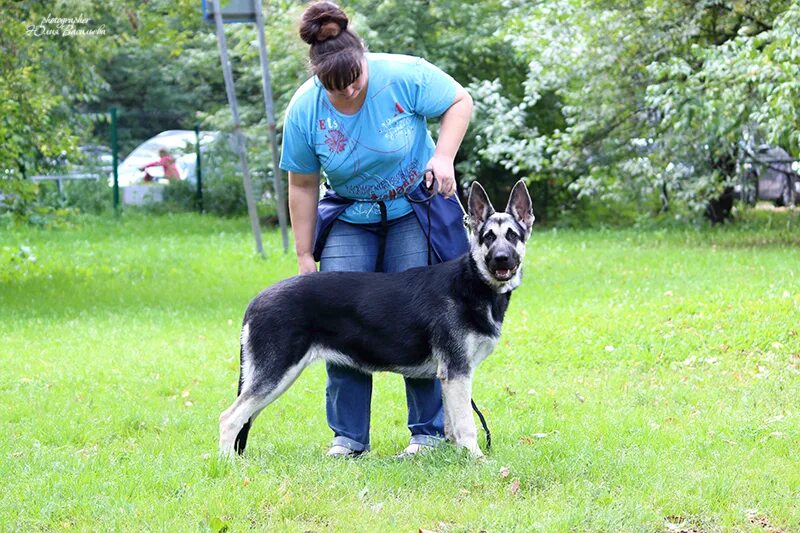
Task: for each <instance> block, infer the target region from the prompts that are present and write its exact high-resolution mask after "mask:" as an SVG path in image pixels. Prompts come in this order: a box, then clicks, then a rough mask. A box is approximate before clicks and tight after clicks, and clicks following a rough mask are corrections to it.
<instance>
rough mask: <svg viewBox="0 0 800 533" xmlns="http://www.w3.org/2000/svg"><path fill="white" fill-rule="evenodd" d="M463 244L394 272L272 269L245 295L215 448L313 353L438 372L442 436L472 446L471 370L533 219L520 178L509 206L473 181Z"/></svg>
mask: <svg viewBox="0 0 800 533" xmlns="http://www.w3.org/2000/svg"><path fill="white" fill-rule="evenodd" d="M468 203H469V215H468V226H469V227H470V230H471V232H470V233H471V235H470V250H469V252H468V253H466V254H464V255H463V256H461V257H460V258H457V259H454V260H452V261H447V262H444V263H439V264H436V265H433V266H428V267H419V268H412V269H410V270H406V271H404V272H398V273H372V272H317V273H312V274H306V275H301V276H295V277H292V278H288V279H285V280H283V281H280V282H278V283H276V284H274V285H272V286H270V287H268V288H267V289H265V290H264V291H263V292H262V293H261V294H259V295H258V296H257V297H256V298H255V299H254V300H253V301H252V302H251V303H250V305H249V306H248V308H247V311H246V313H245V315H244V319H243V321H242V329H241V336H240V345H241V350H240V376H239V393H238V396H237V398H236V401H235V402H233V404H232V405H231V406H230V407H229V408H228V409H226V410H225V411H224V412H223V413H222V415H221V416H220V424H219V432H220V439H219V451H220V455H222V456H233V455H234V451H235V452H236V453H239V454H241V453H243V452H244V450H245V446H246V445H247V436H248V433H249V431H250V428H251V426H252V424H253V420H254V419H255V418H256V416H258V414H259V413H260V412H261V410H262V409H264V408H265V407H266V406H267V405H269V404H270V403H272V402H273V401H275V399H276V398H278V396H280V395H281V394H283V393H284V392H285V391H286V389H288V388H289V386H290V385H291V384H292V383H293V382H294V381H295V380H296V379H297V377H298V376H299V375H300V373H301V372H302V371H303V369H304V368H306V367H307V366H308V365H309V364H311V363H312V362H314V361H319V360H325V361H330V362H332V363H335V364H338V365H346V366H349V367H352V368H355V369H358V370H360V371H363V372H367V373H370V372H380V371H389V372H396V373H399V374H402V375H404V376H408V377H416V378H420V377H426V378H433V377H438V378H439V379H440V380H441V383H442V400H443V404H444V414H445V436H446V438H447V439H448V440H449V441H451V442H454V443H455V444H456V445H457V446H462V447H465V448H467V449H468V450H469V452H470V453H471V454H472V455H473V456H476V457H480V456H481V455H482V453H481V450H480V448H479V447H478V440H477V430H476V427H475V420H474V419H473V417H472V411H471V409H470V407H471V399H472V375H473V373H474V371H475V369H476V367H477V366H478V365H479V364H480V363H481V362H482V361H483V360H484V359H485V358H486V357H487V356H488V355H489V354H490V353H491V352H492V350H493V349H494V347H495V345H496V344H497V341H498V339H499V337H500V329H501V326H502V324H503V317H504V316H505V313H506V309H507V308H508V304H509V300H510V298H511V291H513V290H514V289H516V288H517V287H518V286H519V285H520V283H521V281H522V262H523V259H524V257H525V245H526V243H527V241H528V238H529V237H530V234H531V228H532V225H533V222H534V215H533V208H532V205H531V197H530V195H529V194H528V190H527V188H526V187H525V184H524V182H522V181H521V180H520V181H519V182H517V183H516V185H515V186H514V188H513V190H512V191H511V195H510V197H509V200H508V205H507V207H506V210H505V212H502V213H498V212H495V210H494V208H493V207H492V204H491V203H490V202H489V198H488V197H487V195H486V191H485V190H484V189H483V187H481V185H480V184H479V183H477V182H475V183H473V184H472V188H471V189H470V194H469V202H468Z"/></svg>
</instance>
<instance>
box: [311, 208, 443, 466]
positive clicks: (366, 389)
mask: <svg viewBox="0 0 800 533" xmlns="http://www.w3.org/2000/svg"><path fill="white" fill-rule="evenodd" d="M426 230H427V228H426ZM425 235H426V233H425V231H423V229H422V227H421V226H420V223H419V221H417V217H416V216H415V215H414V214H413V213H410V214H408V215H406V216H403V217H401V218H398V219H396V220H391V221H389V227H388V231H387V234H386V247H385V251H384V258H383V271H384V272H401V271H403V270H407V269H409V268H413V267H417V266H425V265H427V264H428V242H427V240H426V236H425ZM379 243H380V237H379V235H378V225H377V224H350V223H347V222H343V221H341V220H337V221H336V222H334V223H333V226H332V227H331V231H330V233H329V234H328V239H327V241H326V242H325V248H324V249H323V250H322V255H321V257H320V263H319V266H320V271H322V272H333V271H345V272H374V271H375V267H376V264H375V263H376V261H377V257H378V247H379ZM432 259H433V261H434V262H435V261H436V256H435V255H433V256H432ZM390 317H391V310H390V309H387V310H386V319H387V320H391V318H390ZM375 342H380V339H375ZM327 370H328V383H327V386H326V390H325V400H326V401H325V407H326V412H327V415H328V425H329V426H330V428H331V429H332V430H333V433H334V439H333V444H334V445H339V446H345V447H347V448H350V449H351V450H354V451H362V450H368V449H369V415H370V401H371V399H372V376H371V375H369V374H365V373H363V372H359V371H357V370H354V369H352V368H348V367H344V366H339V365H334V364H331V363H328V364H327ZM405 382H406V401H407V403H408V429H409V430H411V443H412V444H414V443H416V444H431V445H432V444H436V443H437V442H438V441H440V440H441V439H442V438H443V437H444V412H443V410H442V389H441V384H440V383H439V380H438V379H412V378H405Z"/></svg>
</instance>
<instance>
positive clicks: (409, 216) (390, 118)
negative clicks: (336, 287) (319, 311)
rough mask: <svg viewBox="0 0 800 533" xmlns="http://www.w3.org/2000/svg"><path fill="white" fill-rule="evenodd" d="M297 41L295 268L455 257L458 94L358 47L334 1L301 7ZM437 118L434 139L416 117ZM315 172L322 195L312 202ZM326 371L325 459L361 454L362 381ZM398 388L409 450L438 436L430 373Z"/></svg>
mask: <svg viewBox="0 0 800 533" xmlns="http://www.w3.org/2000/svg"><path fill="white" fill-rule="evenodd" d="M300 36H301V37H302V38H303V40H304V41H305V42H307V43H308V44H309V45H310V46H311V48H310V52H309V57H310V65H311V71H312V73H313V74H314V76H313V77H312V78H311V79H309V80H308V81H307V82H306V83H304V84H303V85H302V86H301V87H300V88H299V89H298V90H297V92H296V93H295V94H294V96H293V98H292V101H291V102H290V104H289V108H288V109H287V112H286V121H285V124H284V132H283V153H282V156H281V165H280V166H281V168H282V169H284V170H286V171H288V173H289V211H290V216H291V221H292V227H293V229H294V235H295V248H296V250H297V257H298V264H299V271H300V274H306V273H309V272H314V271H316V263H315V260H318V261H319V262H320V270H321V271H384V272H398V271H402V270H406V269H408V268H412V267H417V266H424V265H426V264H428V261H429V259H428V258H429V252H430V253H431V259H432V261H434V262H436V261H440V260H441V261H445V260H449V259H452V258H454V257H456V256H458V255H460V254H462V253H464V252H466V250H467V238H466V232H465V230H464V227H463V218H462V217H463V213H462V210H461V208H460V206H459V204H458V201H457V199H456V198H455V197H454V196H453V194H454V193H455V189H456V186H455V178H454V169H453V160H454V158H455V155H456V152H457V150H458V147H459V146H460V144H461V141H462V139H463V137H464V133H465V131H466V129H467V126H468V124H469V119H470V115H471V113H472V99H471V98H470V96H469V94H467V92H466V91H465V90H464V88H463V87H461V86H460V85H459V84H458V83H457V82H455V81H454V80H453V79H452V78H450V77H449V76H448V75H447V74H445V73H444V72H442V71H441V70H439V69H437V68H436V67H434V66H433V65H431V64H429V63H427V62H426V61H424V60H422V59H419V58H414V57H409V56H400V55H390V54H368V53H366V49H365V47H364V44H363V43H362V41H361V39H360V38H359V37H358V36H357V35H356V34H355V33H354V32H353V31H352V30H351V29H349V28H348V18H347V16H346V15H345V14H344V12H343V11H342V10H341V9H339V7H338V6H336V5H335V4H333V3H330V2H319V3H316V4H312V5H310V6H309V7H308V8H307V9H306V10H305V12H304V13H303V17H302V24H301V28H300ZM438 116H441V117H442V119H441V128H440V133H439V138H438V141H437V142H436V144H435V145H434V143H433V140H432V139H431V136H430V134H429V133H428V130H427V127H426V122H425V119H426V118H427V117H438ZM426 169H430V170H431V171H432V172H427V173H426ZM320 170H324V172H325V176H326V182H327V186H328V188H329V190H328V192H327V193H326V195H325V197H324V198H323V199H322V200H320V201H319V203H318V199H319V180H320ZM432 175H433V176H435V179H436V181H437V182H438V190H439V193H440V194H439V195H437V196H435V197H434V198H433V199H432V200H431V202H430V206H429V208H430V211H426V209H428V206H426V205H424V204H422V203H411V202H409V200H408V199H407V196H408V197H411V198H412V199H416V200H417V201H420V200H424V199H425V198H426V197H427V193H426V191H425V190H424V189H423V188H422V187H421V186H420V185H421V183H422V182H423V180H428V181H430V180H432V179H433V176H432ZM434 190H435V189H434ZM428 217H430V218H428ZM429 220H430V226H429ZM315 230H316V231H315ZM428 231H430V232H431V235H430V242H431V247H432V250H429V248H428V239H427V232H428ZM386 311H387V316H391V310H390V309H387V310H386ZM424 312H425V310H424V309H420V313H424ZM372 342H376V343H378V342H380V339H374V340H373V341H372ZM327 371H328V382H327V387H326V410H327V416H328V425H329V426H330V427H331V429H332V430H333V432H334V439H333V445H332V446H331V448H330V450H329V451H328V455H331V456H357V455H360V454H361V453H363V452H365V451H367V450H368V449H369V416H370V399H371V395H372V377H371V376H370V375H367V374H364V373H361V372H358V371H356V370H353V369H350V368H347V367H344V366H337V365H334V364H331V363H329V364H328V365H327ZM405 383H406V396H407V400H408V427H409V429H410V430H411V442H410V444H409V446H408V447H407V448H406V449H405V451H404V452H403V454H401V455H405V456H408V455H414V454H416V453H419V452H422V451H426V450H429V449H430V448H431V447H433V446H434V445H436V444H437V443H438V442H440V441H441V440H442V438H443V436H444V416H443V412H442V399H441V388H440V383H439V381H438V380H436V379H411V378H406V379H405Z"/></svg>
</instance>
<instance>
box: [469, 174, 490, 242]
mask: <svg viewBox="0 0 800 533" xmlns="http://www.w3.org/2000/svg"><path fill="white" fill-rule="evenodd" d="M468 203H469V224H470V226H472V231H478V229H479V228H480V227H481V226H482V225H483V223H484V222H486V220H487V219H488V218H489V217H490V216H492V215H493V214H494V207H492V202H490V201H489V197H488V196H486V191H485V190H483V187H481V184H480V183H478V182H477V181H475V182H472V188H471V189H470V190H469V202H468Z"/></svg>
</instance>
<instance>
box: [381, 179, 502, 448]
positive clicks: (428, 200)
mask: <svg viewBox="0 0 800 533" xmlns="http://www.w3.org/2000/svg"><path fill="white" fill-rule="evenodd" d="M428 172H430V173H431V186H430V187H425V182H424V177H425V174H427V173H428ZM422 177H423V183H422V185H421V186H422V187H424V188H425V190H426V191H428V196H426V197H425V198H423V199H422V200H415V199H413V198H411V197H410V196H409V195H408V193H406V194H405V197H406V200H408V201H409V202H411V203H412V204H426V209H425V211H426V213H427V215H428V234H427V239H428V266H431V265H432V264H433V256H432V249H433V248H432V246H431V204H432V203H433V197H434V196H436V195H437V194H439V182H438V181H436V174H434V172H433V169H432V168H426V169H425V172H423V173H422ZM455 197H456V201H457V202H458V206H459V207H460V208H461V212H462V213H464V225H465V226H467V225H468V220H467V212H466V211H464V206H463V205H461V200H459V198H458V195H457V194H456V195H455ZM385 212H386V206H385V205H383V202H381V217H382V220H381V222H383V217H385ZM384 238H385V235H384ZM380 255H381V256H382V255H383V254H382V253H381V254H380ZM381 264H383V258H382V257H381ZM469 401H470V402H471V403H472V410H473V411H475V413H476V414H477V415H478V418H479V419H480V421H481V426H483V431H484V432H486V451H487V452H488V451H489V450H491V449H492V432H491V431H489V426H488V425H487V424H486V418H485V417H484V416H483V413H481V410H480V409H478V406H477V405H475V400H473V399H472V398H470V400H469Z"/></svg>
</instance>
